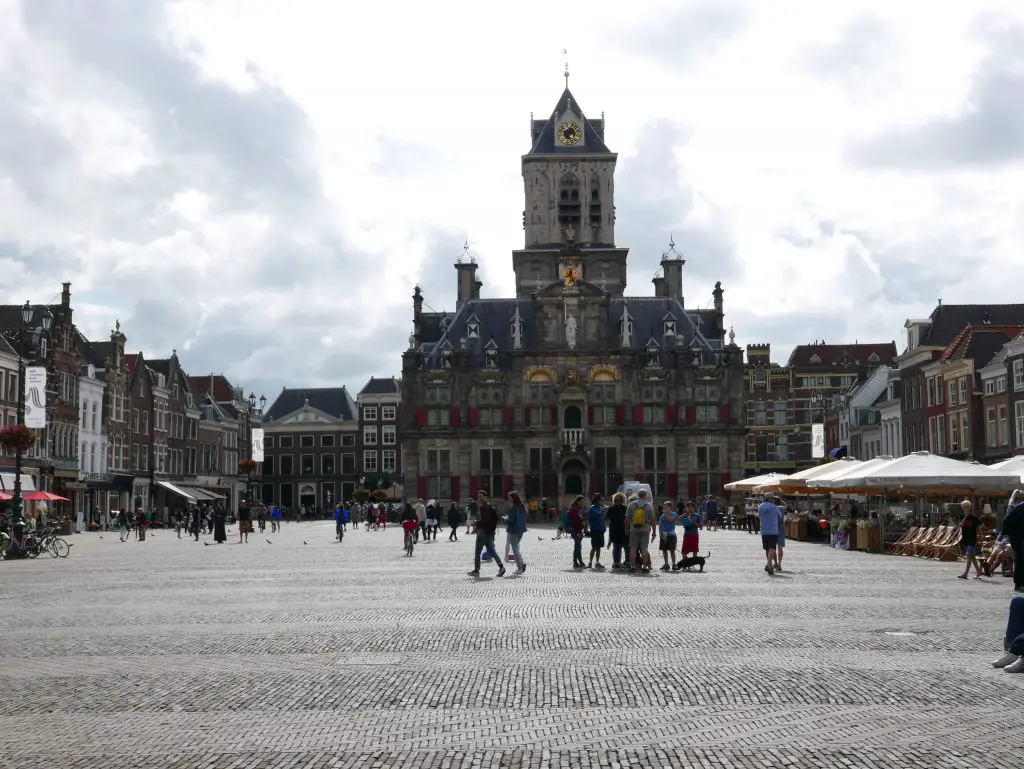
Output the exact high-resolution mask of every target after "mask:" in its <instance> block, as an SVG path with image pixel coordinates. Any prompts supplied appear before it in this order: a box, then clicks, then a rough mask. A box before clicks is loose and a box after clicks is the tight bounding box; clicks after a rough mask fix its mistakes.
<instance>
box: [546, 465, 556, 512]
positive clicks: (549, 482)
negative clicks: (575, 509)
mask: <svg viewBox="0 0 1024 769" xmlns="http://www.w3.org/2000/svg"><path fill="white" fill-rule="evenodd" d="M544 496H545V497H547V498H548V501H549V502H550V503H551V504H552V505H554V506H555V507H557V506H558V502H557V500H558V474H557V473H544Z"/></svg>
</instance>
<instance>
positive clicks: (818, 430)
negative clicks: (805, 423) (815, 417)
mask: <svg viewBox="0 0 1024 769" xmlns="http://www.w3.org/2000/svg"><path fill="white" fill-rule="evenodd" d="M823 456H825V425H823V424H822V423H821V422H816V423H815V424H813V425H811V459H821V458H822V457H823Z"/></svg>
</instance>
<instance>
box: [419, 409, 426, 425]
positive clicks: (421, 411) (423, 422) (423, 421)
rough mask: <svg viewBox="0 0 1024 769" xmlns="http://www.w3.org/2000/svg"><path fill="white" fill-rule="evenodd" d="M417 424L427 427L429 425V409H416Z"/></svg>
mask: <svg viewBox="0 0 1024 769" xmlns="http://www.w3.org/2000/svg"><path fill="white" fill-rule="evenodd" d="M416 426H417V427H426V426H427V410H426V409H416Z"/></svg>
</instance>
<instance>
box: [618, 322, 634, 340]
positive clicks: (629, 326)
mask: <svg viewBox="0 0 1024 769" xmlns="http://www.w3.org/2000/svg"><path fill="white" fill-rule="evenodd" d="M623 325H625V328H623ZM623 331H625V332H626V336H633V319H632V318H629V319H628V320H624V321H623V320H620V321H619V334H620V335H621V334H622V332H623Z"/></svg>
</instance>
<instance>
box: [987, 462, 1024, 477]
mask: <svg viewBox="0 0 1024 769" xmlns="http://www.w3.org/2000/svg"><path fill="white" fill-rule="evenodd" d="M988 469H989V470H998V471H999V472H1000V473H1011V474H1014V473H1015V474H1017V475H1019V476H1020V481H1019V482H1024V456H1020V457H1012V458H1010V459H1004V460H1003V461H1002V462H996V463H995V464H994V465H989V466H988Z"/></svg>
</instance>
